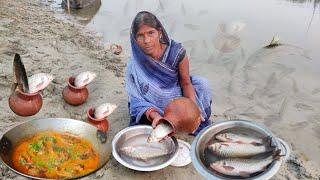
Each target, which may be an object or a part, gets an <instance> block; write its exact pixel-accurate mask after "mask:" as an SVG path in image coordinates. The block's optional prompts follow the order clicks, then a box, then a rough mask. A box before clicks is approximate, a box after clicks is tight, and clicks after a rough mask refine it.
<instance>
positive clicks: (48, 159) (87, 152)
mask: <svg viewBox="0 0 320 180" xmlns="http://www.w3.org/2000/svg"><path fill="white" fill-rule="evenodd" d="M12 162H13V166H14V168H15V169H16V170H18V171H20V172H22V173H24V174H28V175H31V176H36V177H43V178H69V177H77V176H81V175H84V174H87V173H89V172H91V171H93V170H95V169H96V168H97V166H98V163H99V157H98V155H97V153H96V152H95V151H94V149H93V146H92V144H91V143H90V142H89V141H86V140H84V139H81V138H79V137H77V136H74V135H71V134H68V133H57V132H52V131H45V132H40V133H38V134H35V135H34V136H32V137H31V138H27V139H24V140H23V141H21V142H20V143H18V145H17V147H16V148H15V149H14V151H13V154H12Z"/></svg>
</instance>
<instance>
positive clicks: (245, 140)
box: [215, 133, 266, 145]
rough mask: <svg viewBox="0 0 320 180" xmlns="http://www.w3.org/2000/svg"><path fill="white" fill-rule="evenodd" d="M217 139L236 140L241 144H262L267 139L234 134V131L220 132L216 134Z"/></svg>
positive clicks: (224, 140)
mask: <svg viewBox="0 0 320 180" xmlns="http://www.w3.org/2000/svg"><path fill="white" fill-rule="evenodd" d="M215 137H216V139H218V140H220V141H223V142H235V143H240V144H254V145H262V144H263V142H264V141H266V140H265V139H262V138H256V137H251V136H246V135H243V134H234V133H220V134H218V135H216V136H215Z"/></svg>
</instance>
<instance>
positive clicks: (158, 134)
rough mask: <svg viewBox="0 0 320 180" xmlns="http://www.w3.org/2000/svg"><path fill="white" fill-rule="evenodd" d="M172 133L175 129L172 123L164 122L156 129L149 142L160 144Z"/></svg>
mask: <svg viewBox="0 0 320 180" xmlns="http://www.w3.org/2000/svg"><path fill="white" fill-rule="evenodd" d="M171 132H173V128H172V126H171V124H170V123H168V122H166V121H165V122H162V123H160V124H158V125H157V126H156V128H154V129H153V130H152V132H151V134H150V136H149V137H148V140H147V141H148V142H149V143H150V142H159V141H161V140H162V139H164V138H165V137H167V136H168V135H169V134H170V133H171Z"/></svg>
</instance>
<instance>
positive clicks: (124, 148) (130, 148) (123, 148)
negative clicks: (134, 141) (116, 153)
mask: <svg viewBox="0 0 320 180" xmlns="http://www.w3.org/2000/svg"><path fill="white" fill-rule="evenodd" d="M120 151H121V152H122V153H124V154H128V153H132V152H133V151H134V148H133V147H132V146H126V147H122V148H120Z"/></svg>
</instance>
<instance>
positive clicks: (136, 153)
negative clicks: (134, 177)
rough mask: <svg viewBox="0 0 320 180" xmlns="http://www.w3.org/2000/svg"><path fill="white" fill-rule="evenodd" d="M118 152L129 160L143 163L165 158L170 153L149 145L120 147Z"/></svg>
mask: <svg viewBox="0 0 320 180" xmlns="http://www.w3.org/2000/svg"><path fill="white" fill-rule="evenodd" d="M120 152H121V153H122V154H124V155H126V156H129V157H131V158H134V159H138V160H143V161H146V160H148V159H152V158H157V157H161V156H165V155H167V154H170V153H171V152H170V151H169V150H168V149H165V148H163V147H159V146H154V145H151V144H149V143H146V144H140V145H135V146H126V147H122V148H120Z"/></svg>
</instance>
